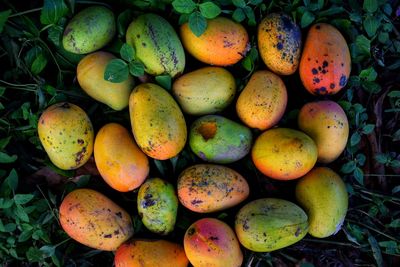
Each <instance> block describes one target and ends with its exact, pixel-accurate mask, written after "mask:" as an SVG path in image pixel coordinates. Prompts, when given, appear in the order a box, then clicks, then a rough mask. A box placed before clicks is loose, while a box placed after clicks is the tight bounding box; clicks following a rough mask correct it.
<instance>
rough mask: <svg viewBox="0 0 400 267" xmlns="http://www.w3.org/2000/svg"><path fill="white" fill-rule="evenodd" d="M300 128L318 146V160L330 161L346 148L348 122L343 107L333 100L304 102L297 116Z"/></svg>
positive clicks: (322, 161)
mask: <svg viewBox="0 0 400 267" xmlns="http://www.w3.org/2000/svg"><path fill="white" fill-rule="evenodd" d="M298 124H299V128H300V130H302V131H303V132H305V133H306V134H308V135H309V136H310V137H311V138H312V139H313V140H314V141H315V143H316V145H317V148H318V162H321V163H330V162H332V161H334V160H335V159H337V158H338V157H339V156H340V154H341V153H342V152H343V150H344V149H345V148H346V144H347V139H348V137H349V122H348V120H347V116H346V113H345V112H344V111H343V109H342V108H341V107H340V106H339V105H338V104H337V103H336V102H333V101H329V100H325V101H316V102H311V103H307V104H305V105H304V106H303V107H302V108H301V109H300V113H299V117H298Z"/></svg>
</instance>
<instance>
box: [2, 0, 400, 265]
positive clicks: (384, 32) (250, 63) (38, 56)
mask: <svg viewBox="0 0 400 267" xmlns="http://www.w3.org/2000/svg"><path fill="white" fill-rule="evenodd" d="M95 4H97V5H104V6H107V7H109V8H111V9H112V10H113V11H114V13H115V15H116V16H117V26H118V27H117V29H118V34H117V37H116V38H115V39H114V41H113V42H112V43H111V44H110V45H109V46H107V47H106V50H107V51H111V52H113V53H114V54H116V55H120V56H121V58H122V59H121V60H119V63H120V65H122V66H123V68H122V70H120V71H119V72H117V73H119V74H120V75H122V78H123V77H124V75H128V72H129V71H130V72H131V74H132V75H134V76H141V75H142V74H143V69H142V65H141V64H140V62H138V61H137V60H136V59H135V58H134V57H133V58H132V57H126V56H124V55H126V51H124V49H122V50H121V47H124V46H123V43H124V40H125V38H124V35H125V31H126V27H127V25H128V24H129V23H130V21H131V20H132V18H133V17H134V16H136V15H138V14H141V13H144V12H149V11H151V12H155V13H159V14H161V15H163V16H164V17H165V18H166V19H168V21H169V22H170V23H171V24H172V25H175V26H176V27H178V25H179V24H181V23H183V22H185V21H189V24H190V27H191V29H192V31H193V32H195V33H197V34H201V33H202V32H203V31H204V29H205V28H206V25H207V20H206V19H208V18H212V17H215V16H217V15H224V16H227V17H231V18H233V19H234V20H236V21H238V22H241V23H242V24H243V25H245V26H246V29H247V30H248V32H249V34H250V36H251V37H252V38H251V45H252V46H251V50H250V52H249V53H248V55H247V56H246V58H245V59H243V60H242V61H241V62H240V63H239V64H236V65H235V66H232V67H229V70H230V71H231V72H232V73H233V74H234V76H235V78H236V80H237V83H238V85H239V88H240V89H242V88H243V87H244V85H245V84H246V82H247V81H248V79H249V77H250V75H251V73H252V72H254V70H257V69H262V68H265V66H264V65H263V63H262V61H261V60H260V58H259V56H258V52H257V47H256V39H255V36H256V35H255V33H256V29H257V28H256V25H257V23H258V22H259V21H260V20H261V19H262V18H263V17H264V16H265V14H267V13H270V12H273V11H283V12H285V13H287V14H289V15H291V16H292V18H293V19H294V20H295V21H296V22H297V23H298V24H299V25H300V26H301V28H302V30H303V34H304V35H303V36H305V33H306V31H307V29H308V28H309V27H310V25H311V24H312V23H315V22H328V23H331V24H332V25H334V26H336V27H337V28H338V29H340V31H341V32H342V33H343V35H344V36H345V38H346V40H347V42H348V44H349V47H350V51H351V56H352V72H351V77H350V79H349V83H348V85H347V87H346V88H345V89H344V90H342V91H341V92H340V93H339V94H338V95H335V96H334V97H331V98H330V99H333V100H335V101H337V102H338V103H339V104H340V105H341V106H342V107H343V108H344V110H345V111H346V114H347V116H348V118H349V122H350V129H351V134H350V138H349V142H348V144H347V148H346V151H345V152H344V153H343V154H342V156H341V157H340V158H339V159H338V160H336V161H335V163H334V164H331V165H330V166H331V167H332V168H333V169H334V170H336V171H337V172H338V173H340V174H341V176H342V178H343V179H344V180H345V182H346V186H347V190H348V192H349V194H350V206H349V211H348V213H347V217H346V220H345V223H344V225H343V227H342V229H341V231H340V232H339V233H338V234H337V235H335V236H333V237H330V238H327V239H315V238H311V237H309V236H307V237H306V238H305V239H303V240H302V241H300V242H299V243H296V244H295V245H293V246H290V247H288V248H285V249H282V250H279V251H276V252H272V253H253V252H250V251H244V252H245V261H244V265H245V266H399V265H400V234H399V233H400V231H399V228H400V183H399V182H398V181H399V179H400V149H399V147H400V146H399V141H400V127H399V126H400V125H399V124H400V123H399V121H400V120H399V111H400V89H399V84H400V76H399V75H398V72H399V70H400V34H399V30H398V29H399V16H400V8H399V3H398V1H380V0H365V1H355V0H353V1H341V0H326V1H323V0H317V1H311V0H304V1H300V0H294V1H279V0H277V1H258V0H249V1H244V0H218V1H212V2H209V1H195V2H193V1H191V0H175V1H168V0H164V1H162V0H146V1H135V0H132V1H129V0H118V1H79V0H75V1H74V0H65V1H62V0H45V1H44V3H43V2H42V1H7V0H3V1H1V3H0V11H1V12H0V32H1V37H0V60H1V65H0V68H1V72H0V183H1V186H0V259H1V262H2V264H3V265H4V266H14V265H19V266H29V265H33V266H35V265H40V266H51V265H55V266H100V265H99V264H102V266H104V264H106V263H107V264H108V265H109V266H111V265H112V261H113V254H112V253H111V252H102V251H97V250H92V249H89V248H87V247H84V246H82V245H79V244H78V243H76V242H75V241H73V240H71V239H70V238H69V237H68V236H67V235H66V234H65V233H64V232H63V231H62V229H61V227H60V224H59V221H58V207H59V204H60V203H61V200H62V198H63V196H65V194H67V193H68V192H70V191H72V190H73V189H75V188H78V187H90V188H94V189H96V190H98V191H100V192H103V193H105V194H106V195H107V196H109V197H110V198H111V199H113V200H114V201H116V202H117V203H118V204H119V205H121V206H122V207H124V208H125V209H126V210H128V211H129V213H130V214H131V215H132V216H133V221H134V225H135V236H136V237H149V238H152V237H156V236H155V235H154V234H151V233H150V232H149V231H148V230H146V229H145V227H144V226H143V225H142V223H141V221H140V218H139V217H138V215H137V211H136V208H135V207H136V195H137V192H135V191H134V192H129V193H117V192H116V191H113V190H112V189H110V188H109V187H108V186H107V185H106V184H105V183H104V181H103V180H102V179H101V177H100V176H99V175H98V172H97V170H96V168H95V165H94V161H93V160H91V161H89V162H88V163H87V164H86V165H85V166H83V167H81V168H79V169H78V170H76V171H62V170H60V169H58V168H56V167H55V166H53V165H52V164H51V162H50V161H49V160H48V158H47V156H46V154H45V152H44V150H43V148H42V146H41V145H40V142H39V140H38V137H37V121H38V118H39V116H40V114H41V113H42V111H43V110H44V109H45V108H46V107H47V106H49V105H51V104H53V103H57V102H60V101H65V100H68V101H70V102H72V103H76V104H79V106H81V107H82V108H84V109H85V111H86V112H87V113H88V114H89V116H90V118H91V120H92V122H93V125H94V128H95V130H96V131H97V130H98V129H99V128H100V127H101V126H103V125H104V124H105V123H107V122H118V123H121V124H122V125H124V126H125V127H126V128H128V129H129V128H130V125H129V114H128V111H127V110H123V111H120V112H117V111H113V110H111V109H110V108H108V107H106V106H105V105H103V104H100V103H98V102H95V101H94V100H92V99H91V98H90V97H88V96H87V95H86V94H85V93H84V92H83V91H82V90H81V89H80V88H79V86H78V84H77V81H76V79H75V76H76V64H77V63H78V62H79V60H80V59H81V56H79V55H74V54H71V53H68V52H66V51H65V50H63V49H62V45H61V36H62V33H63V29H64V27H65V25H66V23H67V21H68V20H69V19H70V18H71V17H72V14H74V13H76V11H77V10H80V9H82V8H84V7H87V6H89V5H95ZM303 39H304V38H303ZM120 52H121V54H120ZM187 61H188V64H187V67H186V71H190V70H194V69H196V68H198V67H199V66H201V65H200V63H199V62H197V61H195V60H194V59H193V58H191V57H188V58H187ZM121 62H122V63H121ZM131 65H132V66H133V67H131ZM127 66H129V68H128V67H127ZM110 71H113V70H112V69H111V70H110ZM112 77H115V75H112ZM148 78H149V77H146V79H148ZM141 79H143V77H142V76H141ZM283 79H284V82H285V84H286V86H287V88H288V91H289V95H291V96H293V95H295V96H296V97H291V98H289V103H288V108H287V111H286V115H285V117H284V118H283V120H282V121H281V122H280V125H281V126H287V127H294V128H295V127H296V117H297V113H298V110H299V108H300V107H301V106H302V105H303V104H304V103H306V102H308V101H312V100H314V99H315V98H314V97H312V96H311V95H309V94H308V93H307V92H306V91H305V90H304V88H302V86H301V82H300V79H299V77H298V74H297V73H296V74H295V75H293V76H290V77H285V78H283ZM155 81H156V82H158V83H159V84H161V85H162V86H163V87H165V88H167V89H168V88H170V84H171V79H170V78H169V77H168V76H159V77H156V78H155ZM223 114H224V115H226V116H227V117H235V116H236V115H235V110H234V108H233V107H230V108H228V109H227V110H226V111H224V113H223ZM191 120H192V119H190V118H188V124H190V122H191ZM196 162H199V160H198V159H197V158H196V157H195V156H194V155H193V154H192V152H191V151H190V149H189V148H185V150H184V151H183V152H182V153H181V154H180V155H179V156H177V157H175V158H173V159H171V160H167V161H157V160H152V161H151V173H150V176H153V177H154V176H158V177H162V178H164V179H166V180H168V181H170V182H172V183H174V181H175V180H176V177H177V175H178V174H179V173H180V172H181V171H182V170H183V169H184V168H185V167H187V166H189V165H190V164H193V163H196ZM235 169H237V170H238V171H240V172H241V173H242V174H243V175H244V176H245V177H247V179H248V181H249V184H250V188H251V190H252V193H251V199H256V198H258V197H263V196H276V197H280V196H285V198H286V199H288V200H291V199H290V196H294V194H293V190H294V187H293V185H294V183H284V182H279V181H274V180H270V179H266V178H265V177H263V176H262V175H261V173H259V172H258V171H257V170H256V169H255V168H254V166H253V164H252V162H251V160H250V158H249V157H246V158H245V159H243V160H241V161H240V162H239V163H235ZM287 196H289V197H287ZM214 215H215V217H218V218H220V219H221V220H223V221H225V222H227V223H229V224H232V222H233V219H234V215H235V211H233V210H227V211H226V212H222V213H218V214H214ZM200 217H201V216H200V215H198V214H194V213H191V212H189V211H187V210H184V209H180V210H179V214H178V219H177V225H176V229H175V231H174V232H173V233H172V234H171V235H170V236H168V239H170V240H174V241H177V242H181V240H182V237H183V234H184V232H185V230H186V229H187V227H188V226H189V225H190V224H191V223H192V222H193V221H194V220H196V219H198V218H200Z"/></svg>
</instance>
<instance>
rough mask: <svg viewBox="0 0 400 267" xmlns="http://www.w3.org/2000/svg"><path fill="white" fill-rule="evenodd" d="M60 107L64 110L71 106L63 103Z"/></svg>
mask: <svg viewBox="0 0 400 267" xmlns="http://www.w3.org/2000/svg"><path fill="white" fill-rule="evenodd" d="M60 107H61V108H66V109H69V108H71V106H70V105H69V103H67V102H65V103H64V104H62V105H61V106H60Z"/></svg>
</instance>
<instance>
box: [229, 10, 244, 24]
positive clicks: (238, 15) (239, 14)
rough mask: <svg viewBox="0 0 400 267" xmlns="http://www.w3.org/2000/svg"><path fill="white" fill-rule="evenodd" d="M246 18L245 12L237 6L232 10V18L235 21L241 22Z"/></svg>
mask: <svg viewBox="0 0 400 267" xmlns="http://www.w3.org/2000/svg"><path fill="white" fill-rule="evenodd" d="M245 18H246V14H245V13H244V11H243V9H242V8H240V7H238V8H236V9H235V11H233V14H232V19H234V20H235V21H236V22H242V21H243V20H244V19H245Z"/></svg>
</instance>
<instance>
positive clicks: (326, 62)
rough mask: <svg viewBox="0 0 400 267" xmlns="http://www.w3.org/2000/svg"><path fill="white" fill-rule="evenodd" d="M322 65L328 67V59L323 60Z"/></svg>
mask: <svg viewBox="0 0 400 267" xmlns="http://www.w3.org/2000/svg"><path fill="white" fill-rule="evenodd" d="M322 67H323V68H326V67H328V61H326V60H324V62H322Z"/></svg>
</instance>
